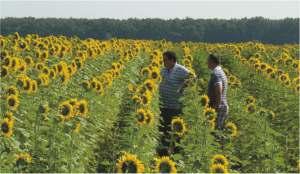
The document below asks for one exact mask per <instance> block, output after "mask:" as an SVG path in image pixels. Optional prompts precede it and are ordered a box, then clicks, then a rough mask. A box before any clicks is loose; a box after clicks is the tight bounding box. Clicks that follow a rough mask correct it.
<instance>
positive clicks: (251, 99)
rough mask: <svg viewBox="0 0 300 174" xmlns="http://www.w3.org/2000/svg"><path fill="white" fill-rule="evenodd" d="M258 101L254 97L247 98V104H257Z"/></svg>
mask: <svg viewBox="0 0 300 174" xmlns="http://www.w3.org/2000/svg"><path fill="white" fill-rule="evenodd" d="M255 102H256V99H255V98H254V97H253V96H248V97H247V98H246V104H250V103H255Z"/></svg>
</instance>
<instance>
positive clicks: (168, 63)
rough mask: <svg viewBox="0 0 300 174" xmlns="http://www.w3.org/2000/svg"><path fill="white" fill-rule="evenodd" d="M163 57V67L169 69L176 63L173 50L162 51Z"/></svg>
mask: <svg viewBox="0 0 300 174" xmlns="http://www.w3.org/2000/svg"><path fill="white" fill-rule="evenodd" d="M163 59H164V65H165V67H166V68H167V69H171V68H173V67H174V65H175V63H176V54H175V53H174V52H173V51H166V52H164V53H163Z"/></svg>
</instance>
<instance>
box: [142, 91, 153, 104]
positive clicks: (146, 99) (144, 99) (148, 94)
mask: <svg viewBox="0 0 300 174" xmlns="http://www.w3.org/2000/svg"><path fill="white" fill-rule="evenodd" d="M151 100H152V94H151V92H150V91H149V90H146V91H145V92H144V94H143V95H142V96H141V102H142V104H144V105H147V104H149V103H150V102H151Z"/></svg>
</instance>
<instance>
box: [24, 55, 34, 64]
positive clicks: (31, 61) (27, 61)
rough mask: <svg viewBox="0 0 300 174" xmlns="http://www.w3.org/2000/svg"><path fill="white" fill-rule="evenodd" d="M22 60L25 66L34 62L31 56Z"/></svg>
mask: <svg viewBox="0 0 300 174" xmlns="http://www.w3.org/2000/svg"><path fill="white" fill-rule="evenodd" d="M24 61H25V63H26V65H27V66H31V65H33V64H34V61H33V60H32V58H31V57H25V59H24Z"/></svg>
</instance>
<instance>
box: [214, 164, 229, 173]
mask: <svg viewBox="0 0 300 174" xmlns="http://www.w3.org/2000/svg"><path fill="white" fill-rule="evenodd" d="M210 172H211V173H228V169H227V168H226V167H225V166H223V165H221V164H212V165H211V166H210Z"/></svg>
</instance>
